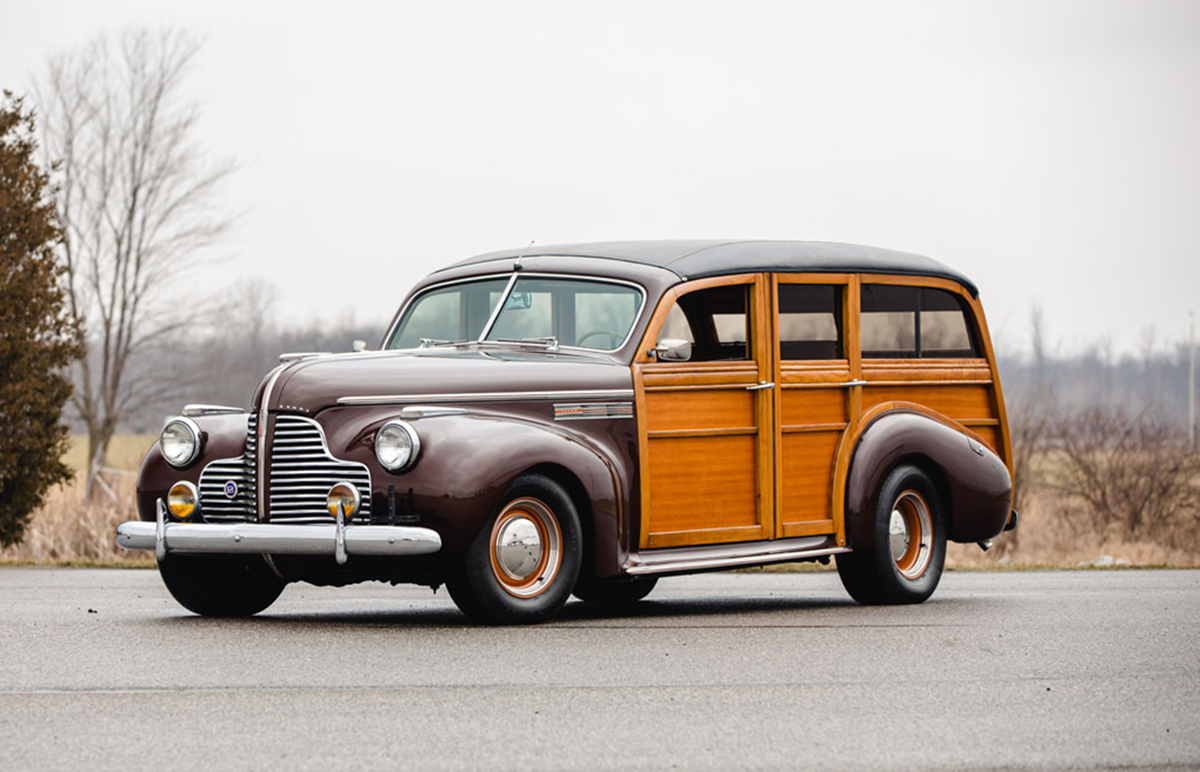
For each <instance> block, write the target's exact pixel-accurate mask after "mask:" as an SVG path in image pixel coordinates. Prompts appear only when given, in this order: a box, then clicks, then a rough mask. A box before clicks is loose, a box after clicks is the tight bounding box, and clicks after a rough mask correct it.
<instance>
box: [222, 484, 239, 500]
mask: <svg viewBox="0 0 1200 772" xmlns="http://www.w3.org/2000/svg"><path fill="white" fill-rule="evenodd" d="M237 493H238V487H237V483H236V482H234V481H233V480H226V481H225V498H227V499H236V498H237Z"/></svg>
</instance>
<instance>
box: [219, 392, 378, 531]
mask: <svg viewBox="0 0 1200 772" xmlns="http://www.w3.org/2000/svg"><path fill="white" fill-rule="evenodd" d="M274 424H275V425H274V427H273V430H272V431H271V432H270V437H269V439H268V443H267V446H268V447H269V448H270V449H271V453H270V466H269V472H270V474H269V475H268V477H267V479H268V480H269V482H268V486H269V490H268V491H267V492H266V494H265V495H266V496H267V502H266V503H267V504H268V505H269V506H268V508H267V516H268V520H270V521H275V522H288V523H328V522H329V512H328V510H327V509H326V508H325V498H326V495H327V494H328V493H329V489H330V488H332V487H333V486H334V484H336V483H339V482H348V483H351V484H352V485H354V487H355V488H357V489H358V492H359V495H360V497H361V499H362V506H361V507H360V509H359V511H358V512H355V513H354V516H353V517H352V518H350V519H349V522H355V523H362V522H370V517H371V471H370V469H368V468H367V466H366V465H365V464H362V463H359V462H357V461H344V460H342V459H339V458H337V457H335V456H334V455H333V453H331V452H330V450H329V443H328V442H327V441H326V439H325V431H324V429H322V428H321V425H320V424H319V423H317V422H316V421H314V420H312V419H311V418H303V417H301V416H292V415H278V416H275V420H274ZM257 472H258V417H257V416H256V415H254V414H253V413H251V414H250V416H249V421H248V424H247V428H246V452H245V453H244V454H243V455H242V456H238V457H234V458H224V459H217V460H215V461H212V462H211V463H209V464H208V466H206V467H205V468H204V471H202V472H201V473H200V511H201V516H202V517H203V518H204V519H205V520H211V521H215V522H230V521H234V522H244V521H250V522H253V521H255V520H257V519H258V493H259V492H258V491H257V481H258V477H259V476H258V474H257ZM230 480H232V481H234V482H235V483H236V484H237V487H238V491H237V495H236V496H235V497H234V498H233V499H229V498H228V497H226V496H225V492H224V488H225V483H226V482H227V481H230Z"/></svg>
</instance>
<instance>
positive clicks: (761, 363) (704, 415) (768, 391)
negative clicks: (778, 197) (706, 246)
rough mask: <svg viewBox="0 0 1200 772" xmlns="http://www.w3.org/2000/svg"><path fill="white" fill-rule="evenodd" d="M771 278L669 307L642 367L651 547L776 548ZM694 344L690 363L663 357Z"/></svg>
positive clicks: (639, 386) (710, 283) (653, 331)
mask: <svg viewBox="0 0 1200 772" xmlns="http://www.w3.org/2000/svg"><path fill="white" fill-rule="evenodd" d="M769 283H770V282H769V279H768V278H767V277H766V276H764V275H760V274H744V275H738V276H726V277H719V278H713V279H701V280H697V281H693V282H689V283H687V284H684V285H681V286H680V287H677V288H675V289H674V290H672V291H670V292H668V293H667V294H666V295H665V296H664V298H663V299H662V301H661V302H660V303H659V306H658V308H657V309H656V311H655V314H654V318H653V319H652V320H651V323H650V326H649V328H648V330H647V333H646V336H645V338H644V339H643V342H642V346H641V348H640V349H639V351H638V354H637V357H636V360H635V363H634V368H633V369H634V382H635V387H636V390H637V400H638V421H639V434H640V455H641V524H640V534H639V546H640V547H641V548H643V549H644V548H658V547H674V546H684V545H698V544H718V543H725V542H739V541H751V540H759V539H769V538H772V537H773V535H774V532H775V524H774V497H775V486H774V468H775V464H774V441H775V437H774V434H775V432H774V408H775V405H774V390H773V383H772V381H771V377H770V375H771V371H772V366H773V365H772V362H773V357H772V338H771V334H770V326H769V324H768V315H769V311H770V308H771V301H770V298H769V296H768V294H767V289H768V286H769ZM663 340H678V341H686V342H687V343H690V344H691V352H690V356H689V357H688V358H687V359H686V360H681V361H668V360H667V359H666V358H665V355H664V356H658V355H656V354H655V352H654V348H655V346H656V345H657V344H658V343H659V342H660V341H663Z"/></svg>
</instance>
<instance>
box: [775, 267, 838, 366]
mask: <svg viewBox="0 0 1200 772" xmlns="http://www.w3.org/2000/svg"><path fill="white" fill-rule="evenodd" d="M843 351H844V350H843V346H842V288H841V287H839V286H833V285H825V284H780V285H779V356H780V358H781V359H784V360H804V359H842V358H843V357H844V356H845V354H844V353H843Z"/></svg>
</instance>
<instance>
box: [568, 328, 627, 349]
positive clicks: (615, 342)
mask: <svg viewBox="0 0 1200 772" xmlns="http://www.w3.org/2000/svg"><path fill="white" fill-rule="evenodd" d="M597 335H607V336H608V350H609V351H612V350H613V349H615V348H616V347H617V346H619V345H620V344H621V341H622V340H624V339H625V336H624V335H622V334H621V333H619V332H613V331H612V330H592V331H591V332H589V333H587V334H585V335H580V336H579V337H578V338H576V339H575V345H576V346H583V342H584V341H585V340H587V339H588V338H594V337H596V336H597Z"/></svg>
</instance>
